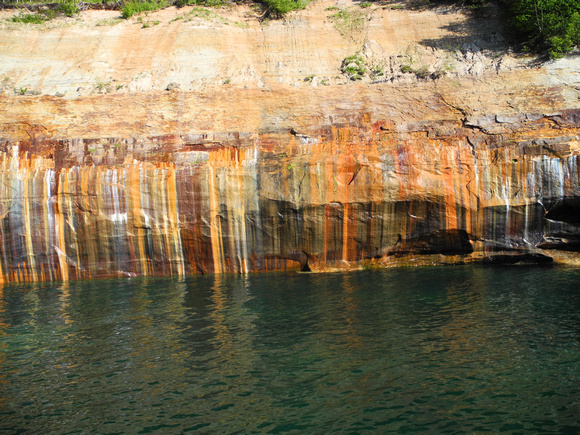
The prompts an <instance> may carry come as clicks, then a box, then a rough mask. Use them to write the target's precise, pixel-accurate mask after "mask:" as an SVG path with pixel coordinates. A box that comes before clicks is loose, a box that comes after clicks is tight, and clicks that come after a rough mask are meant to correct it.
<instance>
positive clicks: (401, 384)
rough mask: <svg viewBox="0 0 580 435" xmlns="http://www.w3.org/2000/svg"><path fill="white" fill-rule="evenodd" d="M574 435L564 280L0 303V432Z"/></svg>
mask: <svg viewBox="0 0 580 435" xmlns="http://www.w3.org/2000/svg"><path fill="white" fill-rule="evenodd" d="M579 431H580V271H579V270H574V269H562V268H553V269H543V268H541V269H536V268H517V267H516V268H500V269H491V268H472V267H449V268H424V269H403V270H387V271H365V272H358V273H348V274H288V275H272V274H267V275H258V276H249V277H242V276H227V277H190V278H185V279H131V280H125V279H124V280H112V281H102V282H74V283H70V284H65V285H63V284H41V285H22V286H5V287H3V288H2V289H1V290H0V433H90V434H94V433H151V432H157V433H163V434H165V433H187V432H191V433H212V434H213V433H286V432H295V433H320V434H326V433H353V434H356V433H407V432H419V433H437V434H438V433H497V432H507V433H568V434H573V433H579Z"/></svg>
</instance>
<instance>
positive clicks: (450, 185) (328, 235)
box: [0, 115, 580, 282]
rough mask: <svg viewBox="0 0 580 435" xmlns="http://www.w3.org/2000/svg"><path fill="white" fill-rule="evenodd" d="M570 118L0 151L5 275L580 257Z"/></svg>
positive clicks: (0, 261) (47, 277)
mask: <svg viewBox="0 0 580 435" xmlns="http://www.w3.org/2000/svg"><path fill="white" fill-rule="evenodd" d="M569 118H570V119H576V118H573V116H572V115H570V116H569ZM562 119H564V115H562ZM566 119H567V118H566ZM566 122H568V123H567V124H566ZM566 122H564V120H562V121H560V124H559V128H558V129H551V128H547V127H546V125H551V124H547V123H548V121H547V120H546V119H543V118H542V119H540V120H539V121H538V120H536V121H535V122H531V121H530V122H528V123H527V124H526V126H525V127H526V129H525V132H524V131H522V132H519V133H517V134H516V133H514V132H512V133H510V134H509V135H508V134H507V133H506V135H505V136H501V135H490V134H484V133H482V132H478V133H477V134H476V133H474V132H473V131H472V130H468V129H465V128H463V129H462V128H459V127H457V126H455V125H454V124H452V123H451V125H445V124H444V123H443V124H442V123H440V124H435V125H431V124H428V123H426V124H425V125H420V126H405V129H407V130H404V129H403V127H399V130H400V129H403V131H398V130H395V129H394V127H393V129H392V130H390V129H389V128H390V127H385V125H386V124H385V123H384V122H383V123H375V124H372V125H370V124H369V125H367V126H366V127H365V128H347V127H343V128H335V127H332V128H329V129H328V131H326V130H323V131H322V132H319V137H318V139H304V138H298V137H294V136H291V135H290V134H281V133H280V134H271V135H267V134H264V135H261V136H256V138H255V139H252V140H250V139H247V138H246V139H240V138H239V135H238V136H235V135H232V138H230V139H228V140H229V142H227V141H226V143H225V144H216V143H207V139H204V140H205V142H203V143H202V144H196V143H186V142H184V139H178V138H175V137H173V138H165V139H163V138H157V139H156V140H157V141H158V143H159V148H160V152H159V153H156V154H155V155H153V154H152V152H151V150H150V145H148V144H147V143H146V142H143V143H141V142H138V141H135V140H117V139H102V140H94V141H92V142H91V141H86V143H85V141H83V140H70V141H53V142H43V143H32V142H31V143H24V142H23V143H19V144H14V145H12V146H11V147H7V148H6V151H5V152H3V153H1V156H0V157H1V158H2V160H1V162H0V165H1V168H0V178H1V180H0V181H1V183H0V208H1V213H2V214H1V215H0V217H1V225H0V278H1V279H3V280H4V281H12V282H14V281H52V280H65V281H66V280H69V279H88V278H102V277H110V276H118V277H121V276H129V277H131V276H137V275H185V274H206V273H223V272H240V273H246V272H250V271H263V270H287V269H292V270H298V269H301V270H304V271H307V270H316V271H321V270H333V269H336V268H347V269H348V268H357V267H362V266H365V267H366V266H371V267H375V266H376V267H383V266H391V265H406V264H409V263H410V262H415V261H419V262H422V263H423V264H440V263H465V262H474V261H475V262H492V263H494V262H518V261H528V262H529V261H531V262H550V261H551V259H552V258H553V257H554V258H556V259H557V260H558V261H560V260H562V259H563V258H564V257H565V255H572V254H570V253H573V252H577V251H578V249H579V247H580V229H579V227H578V219H577V215H578V211H579V210H580V201H579V200H578V197H579V195H580V192H579V189H580V187H579V186H580V182H579V172H578V165H577V151H578V149H579V142H578V140H577V139H578V138H577V136H575V135H574V134H575V132H576V128H577V126H576V124H575V123H574V122H572V121H566ZM528 124H529V125H528ZM536 124H537V125H536ZM411 127H413V128H414V130H413V129H411ZM522 128H523V127H522ZM534 128H535V129H536V130H534ZM448 130H449V131H448ZM566 132H568V133H570V135H568V136H563V134H564V133H566ZM554 134H559V135H560V136H556V137H553V135H554ZM530 135H534V136H533V137H536V136H541V135H547V136H548V137H547V138H543V139H538V140H534V141H530V140H523V139H524V138H528V137H530ZM236 137H237V139H236ZM200 140H201V139H200ZM89 144H90V146H95V147H97V148H95V149H96V150H97V151H98V152H97V151H95V152H88V151H87V149H88V146H89ZM83 149H84V150H85V151H84V152H83V151H82V150H83ZM562 252H567V253H568V254H562ZM574 258H576V257H574ZM575 261H577V259H576V260H575Z"/></svg>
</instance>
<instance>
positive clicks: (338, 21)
mask: <svg viewBox="0 0 580 435" xmlns="http://www.w3.org/2000/svg"><path fill="white" fill-rule="evenodd" d="M329 18H330V19H331V20H332V21H333V22H334V28H335V29H336V30H338V31H339V33H340V34H341V35H342V36H345V37H346V36H350V37H352V38H353V39H354V36H355V35H358V34H360V33H361V32H362V31H363V29H364V25H365V19H364V15H363V13H362V12H361V11H359V10H352V9H351V10H347V9H342V10H339V11H338V12H337V13H335V14H332V15H331V16H330V17H329Z"/></svg>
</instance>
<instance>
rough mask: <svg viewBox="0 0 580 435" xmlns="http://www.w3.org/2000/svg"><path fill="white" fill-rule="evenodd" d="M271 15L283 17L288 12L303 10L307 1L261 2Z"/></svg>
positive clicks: (274, 0)
mask: <svg viewBox="0 0 580 435" xmlns="http://www.w3.org/2000/svg"><path fill="white" fill-rule="evenodd" d="M262 2H263V3H264V5H265V6H266V7H267V8H268V12H269V13H270V14H271V15H275V16H279V17H281V16H283V15H285V14H287V13H288V12H290V11H295V10H298V9H304V8H305V7H306V5H308V3H309V2H308V0H262Z"/></svg>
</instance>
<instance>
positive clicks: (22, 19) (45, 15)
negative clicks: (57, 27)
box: [12, 10, 55, 24]
mask: <svg viewBox="0 0 580 435" xmlns="http://www.w3.org/2000/svg"><path fill="white" fill-rule="evenodd" d="M54 16H55V13H54V11H51V10H47V11H44V12H39V13H37V14H22V13H21V14H19V15H18V16H15V17H12V21H13V22H15V23H24V24H42V23H44V22H45V21H49V20H52V19H53V18H54Z"/></svg>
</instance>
